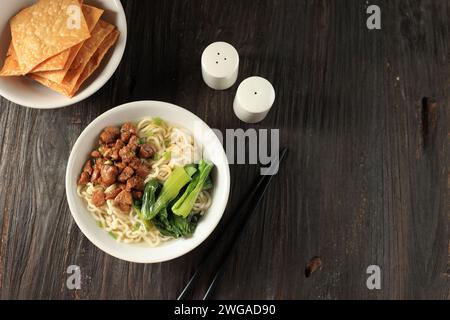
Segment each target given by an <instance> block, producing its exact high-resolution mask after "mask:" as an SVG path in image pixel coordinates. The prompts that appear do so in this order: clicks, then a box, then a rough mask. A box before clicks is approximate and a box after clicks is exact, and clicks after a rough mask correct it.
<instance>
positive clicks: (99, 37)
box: [0, 0, 127, 109]
mask: <svg viewBox="0 0 450 320" xmlns="http://www.w3.org/2000/svg"><path fill="white" fill-rule="evenodd" d="M126 39H127V22H126V17H125V13H124V10H123V7H122V4H121V3H120V0H86V1H81V0H15V1H4V0H2V13H1V15H0V95H1V96H3V97H4V98H6V99H8V100H10V101H12V102H14V103H16V104H19V105H22V106H26V107H30V108H38V109H52V108H60V107H66V106H69V105H72V104H75V103H77V102H80V101H82V100H84V99H86V98H88V97H89V96H91V95H92V94H94V93H95V92H97V91H98V90H99V89H100V88H101V87H102V86H103V85H104V84H105V83H106V82H107V81H108V80H109V79H110V78H111V76H112V75H113V74H114V72H115V71H116V69H117V67H118V65H119V63H120V61H121V59H122V56H123V53H124V51H125V45H126Z"/></svg>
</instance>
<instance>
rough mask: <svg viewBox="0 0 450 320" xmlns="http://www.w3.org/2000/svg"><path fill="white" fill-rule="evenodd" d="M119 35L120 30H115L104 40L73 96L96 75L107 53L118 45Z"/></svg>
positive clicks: (80, 79) (81, 77) (87, 66)
mask: <svg viewBox="0 0 450 320" xmlns="http://www.w3.org/2000/svg"><path fill="white" fill-rule="evenodd" d="M119 35H120V32H119V30H117V29H115V30H114V31H113V32H111V33H110V34H109V35H108V36H107V37H106V38H105V40H103V42H102V44H101V45H100V47H98V49H97V51H96V52H95V53H94V55H93V56H92V58H91V60H89V62H88V64H87V65H86V67H85V68H84V70H83V73H82V74H81V76H80V78H79V79H78V81H77V84H76V86H75V88H74V90H73V94H75V93H76V92H77V91H78V90H79V89H80V87H81V85H82V84H83V83H84V82H85V81H86V80H87V79H88V78H89V77H90V76H91V75H92V74H93V73H94V71H95V70H97V68H98V67H99V66H100V63H101V62H102V61H103V58H104V57H105V55H106V53H107V52H108V51H109V49H111V47H112V46H114V44H115V43H116V41H117V39H118V38H119Z"/></svg>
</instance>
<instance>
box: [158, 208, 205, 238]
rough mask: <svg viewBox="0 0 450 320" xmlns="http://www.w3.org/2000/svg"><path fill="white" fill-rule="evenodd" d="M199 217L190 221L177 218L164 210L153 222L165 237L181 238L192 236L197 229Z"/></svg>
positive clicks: (190, 218)
mask: <svg viewBox="0 0 450 320" xmlns="http://www.w3.org/2000/svg"><path fill="white" fill-rule="evenodd" d="M199 218H200V217H199V216H198V215H195V216H191V217H189V218H188V219H185V218H182V217H180V216H176V215H174V214H173V213H171V212H169V211H168V210H167V208H163V209H162V210H161V211H160V212H159V214H158V215H157V216H156V217H155V218H154V219H153V220H152V222H153V224H154V225H155V226H156V228H157V229H158V230H159V232H161V234H162V235H164V236H169V237H174V238H180V237H189V236H191V235H192V234H193V233H194V231H195V229H196V228H197V224H198V220H199Z"/></svg>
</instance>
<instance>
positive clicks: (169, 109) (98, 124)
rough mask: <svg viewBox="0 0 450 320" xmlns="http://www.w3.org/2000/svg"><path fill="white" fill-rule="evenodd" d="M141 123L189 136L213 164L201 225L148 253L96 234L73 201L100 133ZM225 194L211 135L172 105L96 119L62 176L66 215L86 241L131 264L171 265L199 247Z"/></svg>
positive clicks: (221, 156) (144, 104) (223, 162)
mask: <svg viewBox="0 0 450 320" xmlns="http://www.w3.org/2000/svg"><path fill="white" fill-rule="evenodd" d="M144 117H160V118H161V119H164V120H165V121H167V122H169V123H171V124H173V125H177V126H180V127H183V128H185V129H187V130H189V131H190V132H191V133H192V134H193V135H194V138H195V139H196V141H197V143H198V145H199V146H201V147H202V149H203V157H204V158H206V159H207V160H210V161H212V162H213V163H214V165H215V168H214V170H213V173H212V180H213V184H214V189H213V192H212V203H211V207H210V208H209V210H208V211H207V212H206V214H205V215H204V216H203V217H202V219H201V220H200V222H199V224H198V227H197V229H196V230H195V232H194V234H193V236H192V237H190V238H186V239H184V238H182V239H174V240H170V241H168V242H165V243H162V244H161V245H160V246H158V247H155V248H152V247H149V246H148V245H146V244H124V243H120V242H117V241H116V240H114V239H113V238H112V237H111V236H110V235H109V234H108V233H107V232H106V231H105V230H104V229H102V228H100V227H99V226H98V225H97V224H96V222H95V220H94V218H93V217H92V214H91V213H90V212H89V211H88V210H87V209H86V205H87V204H86V202H85V201H84V200H83V199H82V198H80V197H79V196H78V195H77V180H78V178H79V176H80V173H81V170H82V168H83V165H84V163H85V162H86V161H87V159H88V158H89V153H90V152H91V151H92V150H93V149H94V148H95V146H96V144H97V142H98V136H99V134H100V133H101V131H102V130H103V129H104V128H105V127H107V126H111V125H117V126H118V125H121V124H123V123H125V122H127V121H138V120H140V119H142V118H144ZM229 192H230V169H229V166H228V161H227V157H226V155H225V152H224V150H223V146H222V144H221V142H220V141H219V139H218V138H217V136H216V135H215V133H214V131H212V130H211V128H210V127H208V125H207V124H206V123H205V122H203V121H202V120H201V119H200V118H198V117H197V116H196V115H195V114H193V113H192V112H190V111H188V110H186V109H183V108H180V107H178V106H175V105H173V104H169V103H165V102H159V101H137V102H131V103H127V104H124V105H121V106H118V107H116V108H114V109H111V110H109V111H107V112H105V113H104V114H102V115H101V116H99V117H98V118H96V119H95V120H94V121H93V122H92V123H91V124H89V125H88V126H87V127H86V129H84V131H83V132H82V133H81V135H80V137H79V138H78V140H77V141H76V143H75V145H74V146H73V148H72V152H71V153H70V157H69V162H68V164H67V170H66V195H67V201H68V203H69V208H70V211H71V212H72V216H73V218H74V219H75V222H76V223H77V225H78V227H79V228H80V229H81V231H82V232H83V233H84V234H85V236H86V237H87V238H88V239H89V240H90V241H91V242H92V243H93V244H95V245H96V246H97V247H98V248H100V249H101V250H103V251H104V252H106V253H108V254H110V255H112V256H114V257H116V258H119V259H122V260H126V261H130V262H139V263H156V262H162V261H167V260H171V259H175V258H177V257H179V256H182V255H184V254H186V253H187V252H189V251H191V250H192V249H194V248H195V247H197V246H198V245H199V244H201V243H202V242H203V241H204V240H205V239H206V238H207V237H208V236H209V235H210V234H211V232H212V231H213V230H214V228H215V227H216V226H217V224H218V223H219V221H220V219H221V218H222V215H223V212H224V211H225V207H226V205H227V202H228V195H229Z"/></svg>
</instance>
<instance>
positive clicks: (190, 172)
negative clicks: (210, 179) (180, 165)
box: [184, 164, 197, 177]
mask: <svg viewBox="0 0 450 320" xmlns="http://www.w3.org/2000/svg"><path fill="white" fill-rule="evenodd" d="M184 170H186V173H187V174H188V175H189V176H190V177H192V176H193V175H194V173H196V172H197V167H196V166H195V164H188V165H187V166H184Z"/></svg>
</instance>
